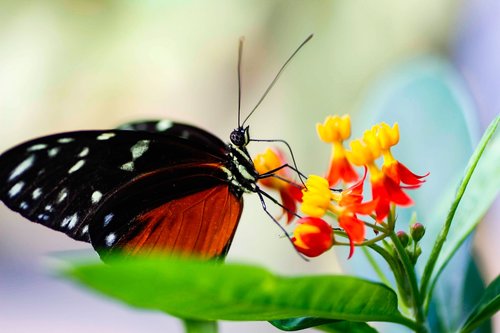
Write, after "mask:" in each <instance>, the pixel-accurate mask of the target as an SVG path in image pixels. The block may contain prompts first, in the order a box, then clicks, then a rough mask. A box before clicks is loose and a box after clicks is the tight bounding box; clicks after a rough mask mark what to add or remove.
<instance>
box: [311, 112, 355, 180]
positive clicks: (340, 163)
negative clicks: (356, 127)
mask: <svg viewBox="0 0 500 333" xmlns="http://www.w3.org/2000/svg"><path fill="white" fill-rule="evenodd" d="M316 130H317V132H318V136H319V138H320V139H321V140H322V141H324V142H327V143H331V144H332V153H331V157H330V163H329V167H328V172H327V174H326V178H327V179H328V183H329V184H330V186H335V184H337V183H338V181H339V180H342V181H344V182H346V183H352V182H355V181H356V180H357V179H358V174H357V173H356V171H354V169H353V167H352V165H351V164H350V163H349V161H348V160H347V159H346V156H345V150H344V146H343V142H344V140H346V139H348V138H349V137H350V136H351V118H350V117H349V115H344V116H342V117H339V116H328V117H326V119H325V122H324V123H323V124H319V123H318V124H317V125H316Z"/></svg>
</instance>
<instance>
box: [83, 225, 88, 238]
mask: <svg viewBox="0 0 500 333" xmlns="http://www.w3.org/2000/svg"><path fill="white" fill-rule="evenodd" d="M87 232H89V225H88V224H86V225H84V226H83V228H82V235H85V234H86V233H87Z"/></svg>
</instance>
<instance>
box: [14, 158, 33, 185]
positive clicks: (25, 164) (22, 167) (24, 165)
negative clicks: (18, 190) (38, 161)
mask: <svg viewBox="0 0 500 333" xmlns="http://www.w3.org/2000/svg"><path fill="white" fill-rule="evenodd" d="M34 161H35V155H31V156H29V157H28V158H27V159H25V160H24V161H22V162H21V163H20V164H19V165H18V166H17V167H16V168H15V169H14V170H13V171H12V172H11V173H10V176H9V180H13V179H14V178H16V177H17V176H19V175H20V174H22V173H23V172H24V171H26V170H28V169H29V168H30V167H31V166H32V165H33V162H34Z"/></svg>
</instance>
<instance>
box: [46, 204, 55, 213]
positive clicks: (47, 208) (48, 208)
mask: <svg viewBox="0 0 500 333" xmlns="http://www.w3.org/2000/svg"><path fill="white" fill-rule="evenodd" d="M45 210H46V211H48V212H52V211H53V208H52V205H47V206H45Z"/></svg>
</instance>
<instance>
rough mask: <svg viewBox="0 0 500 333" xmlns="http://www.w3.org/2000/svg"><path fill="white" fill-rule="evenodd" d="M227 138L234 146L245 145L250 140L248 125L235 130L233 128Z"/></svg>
mask: <svg viewBox="0 0 500 333" xmlns="http://www.w3.org/2000/svg"><path fill="white" fill-rule="evenodd" d="M229 139H230V140H231V143H232V144H233V145H235V146H236V147H244V146H246V145H247V144H248V142H249V141H250V137H249V134H248V126H247V127H245V128H243V127H238V128H236V129H235V130H233V131H232V132H231V135H230V136H229Z"/></svg>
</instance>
